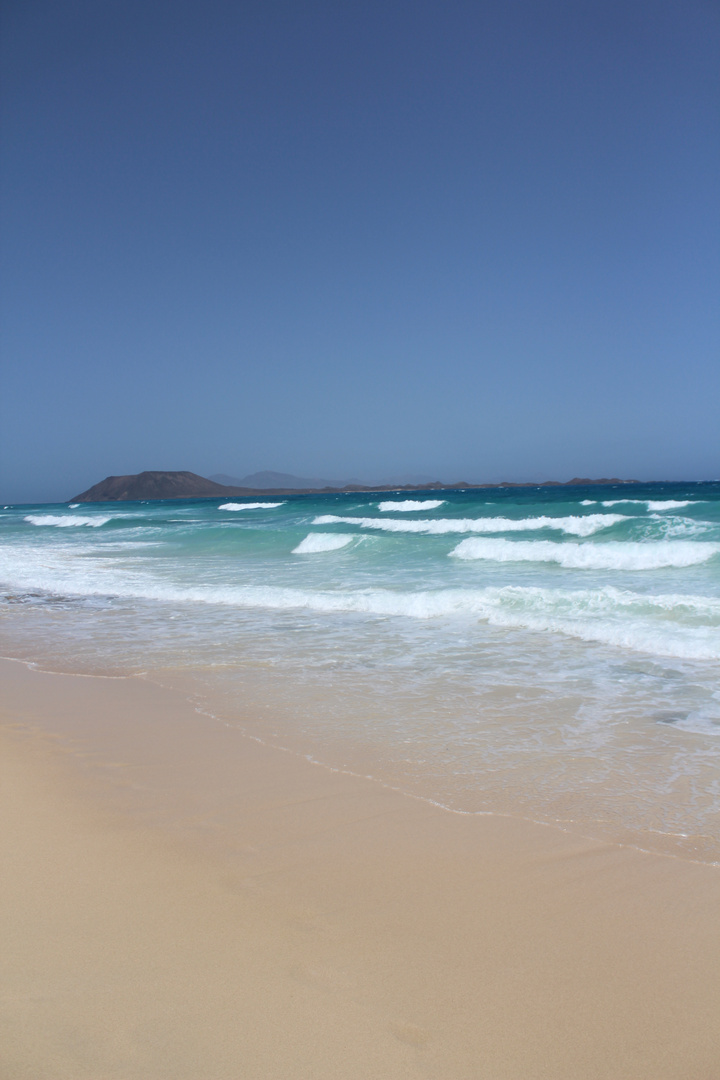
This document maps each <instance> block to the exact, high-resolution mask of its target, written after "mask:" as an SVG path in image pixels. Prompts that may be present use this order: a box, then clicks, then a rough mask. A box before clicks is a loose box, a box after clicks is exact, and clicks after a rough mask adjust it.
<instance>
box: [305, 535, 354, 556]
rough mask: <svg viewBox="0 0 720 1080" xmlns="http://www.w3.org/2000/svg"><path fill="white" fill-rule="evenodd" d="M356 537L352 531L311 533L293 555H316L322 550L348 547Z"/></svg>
mask: <svg viewBox="0 0 720 1080" xmlns="http://www.w3.org/2000/svg"><path fill="white" fill-rule="evenodd" d="M355 539H356V537H355V536H354V535H353V534H352V533H310V534H309V535H308V536H306V537H305V539H304V540H301V541H300V543H299V544H298V546H297V547H296V548H293V549H292V553H293V555H314V554H316V553H317V552H320V551H338V550H339V549H340V548H344V547H346V546H347V545H348V544H350V543H351V542H352V541H353V540H355Z"/></svg>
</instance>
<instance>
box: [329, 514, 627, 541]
mask: <svg viewBox="0 0 720 1080" xmlns="http://www.w3.org/2000/svg"><path fill="white" fill-rule="evenodd" d="M619 521H627V518H626V517H625V515H624V514H587V515H585V516H575V515H573V516H570V517H545V516H543V517H531V518H517V519H516V518H504V517H488V518H438V519H437V520H436V521H433V520H432V519H425V520H420V521H412V520H411V521H400V520H398V519H395V518H371V517H339V516H338V515H336V514H321V515H320V516H319V517H316V518H315V519H314V520H313V525H358V526H359V527H360V528H362V529H382V530H383V531H384V532H398V533H428V534H431V535H438V536H440V535H444V534H446V533H467V532H476V533H489V532H533V531H534V530H536V529H557V530H559V531H560V532H564V533H569V534H570V535H571V536H591V535H592V534H593V533H595V532H597V531H598V530H599V529H608V528H610V526H611V525H616V524H617V523H618V522H619Z"/></svg>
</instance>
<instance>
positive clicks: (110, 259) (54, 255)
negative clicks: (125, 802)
mask: <svg viewBox="0 0 720 1080" xmlns="http://www.w3.org/2000/svg"><path fill="white" fill-rule="evenodd" d="M3 21H4V29H3V34H2V44H1V45H0V49H1V54H0V66H1V67H2V71H3V76H2V79H3V86H2V126H3V132H4V137H3V158H2V189H1V191H0V209H1V212H2V228H3V234H4V239H5V251H6V257H5V260H4V263H3V267H2V270H1V271H0V289H1V291H2V348H3V354H4V357H5V363H4V369H5V370H4V374H3V376H2V384H1V386H0V391H1V394H0V397H1V399H2V409H1V411H0V499H2V500H3V501H4V502H33V501H53V500H58V501H60V500H63V499H67V498H69V497H70V496H71V495H72V494H73V493H74V492H76V491H82V490H85V489H86V488H88V487H90V486H91V485H92V484H94V483H96V482H98V481H99V480H101V479H103V478H104V477H105V476H107V475H111V474H125V473H137V472H141V471H143V470H153V469H167V470H183V469H189V470H192V471H194V472H197V473H199V474H200V475H203V476H212V475H213V474H217V473H225V474H228V475H231V476H238V477H243V476H246V475H248V474H252V473H255V472H258V471H263V470H276V471H280V472H287V473H292V474H295V475H299V476H309V477H325V476H327V477H329V478H330V479H331V480H334V479H338V480H341V479H345V480H348V479H351V478H357V477H359V478H361V479H362V480H366V479H367V480H368V481H370V482H379V481H380V480H382V479H383V478H387V477H399V476H402V475H408V474H414V475H420V476H427V477H433V478H437V479H439V480H442V481H446V482H449V481H455V480H466V481H468V482H477V481H499V480H509V481H516V480H528V481H535V480H537V481H542V480H548V479H557V480H567V479H570V478H571V477H572V476H575V475H579V476H590V477H601V476H619V477H623V478H631V477H632V478H638V479H641V480H661V479H667V480H676V479H677V480H679V479H682V480H706V479H714V478H716V477H718V475H720V440H719V439H718V422H717V412H718V406H717V402H718V400H720V355H719V350H718V341H719V340H720V335H719V333H718V331H719V330H720V312H719V310H718V303H717V297H718V295H720V289H719V284H720V273H719V272H718V271H719V269H720V242H719V241H720V235H719V234H720V228H719V225H720V199H719V198H718V195H719V194H720V193H719V192H718V184H717V177H718V166H719V165H720V138H719V136H720V123H719V122H718V121H719V115H718V114H719V110H718V107H717V103H718V100H719V99H718V93H719V91H720V71H719V69H718V64H717V56H718V51H719V50H718V47H719V46H720V10H718V8H717V6H716V5H712V4H709V3H707V2H705V0H694V2H693V0H691V2H686V3H683V4H681V3H679V2H674V0H673V2H671V0H659V2H653V3H650V2H649V0H642V2H641V0H629V2H624V3H622V4H621V3H618V2H615V3H606V2H605V3H601V2H600V0H591V2H589V3H587V4H583V5H581V6H580V5H577V4H575V3H570V0H552V2H548V3H545V4H542V5H537V4H533V3H531V2H530V0H505V2H503V3H500V2H499V0H497V2H496V0H494V2H479V3H468V2H455V0H451V2H449V3H443V4H440V3H438V2H422V0H421V2H419V3H418V2H414V3H410V2H409V0H402V2H401V0H386V2H384V3H382V4H381V3H379V2H375V0H371V2H367V3H364V4H362V5H359V4H358V5H339V4H333V3H329V2H315V3H309V4H306V5H302V7H300V6H298V5H295V4H291V3H288V2H278V0H264V2H263V3H260V2H259V0H248V2H243V3H242V4H231V3H229V2H227V0H207V2H206V3H204V4H203V5H199V4H197V3H192V2H188V0H177V2H174V3H172V4H171V3H169V2H168V0H145V2H144V3H140V2H139V0H123V2H122V3H121V2H120V0H108V2H107V3H103V4H102V5H97V4H91V3H89V2H88V0H78V2H74V3H70V2H68V0H58V2H55V3H50V2H49V0H39V2H37V3H34V4H32V5H28V4H22V3H18V2H10V3H8V4H6V5H5V7H4V14H3Z"/></svg>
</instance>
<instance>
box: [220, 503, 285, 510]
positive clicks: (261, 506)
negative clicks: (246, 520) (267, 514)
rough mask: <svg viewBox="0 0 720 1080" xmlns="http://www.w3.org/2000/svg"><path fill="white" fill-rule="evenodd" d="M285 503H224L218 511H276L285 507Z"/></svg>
mask: <svg viewBox="0 0 720 1080" xmlns="http://www.w3.org/2000/svg"><path fill="white" fill-rule="evenodd" d="M284 505H285V503H284V502H276V503H257V502H256V503H231V502H230V503H222V504H221V505H220V506H218V510H274V509H275V507H276V506H284Z"/></svg>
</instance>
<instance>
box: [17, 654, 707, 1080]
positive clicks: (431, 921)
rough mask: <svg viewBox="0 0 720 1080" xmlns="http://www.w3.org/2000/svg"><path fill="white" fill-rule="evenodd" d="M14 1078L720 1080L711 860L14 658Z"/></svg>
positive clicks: (139, 688)
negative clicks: (344, 761)
mask: <svg viewBox="0 0 720 1080" xmlns="http://www.w3.org/2000/svg"><path fill="white" fill-rule="evenodd" d="M0 686H1V687H2V713H1V720H2V725H1V731H0V769H1V774H2V823H3V827H2V833H1V835H0V852H1V857H2V912H1V915H0V932H1V935H2V949H1V953H0V968H1V985H0V994H1V1001H2V1009H1V1017H0V1023H1V1027H0V1077H2V1080H16V1078H21V1077H22V1078H24V1080H25V1078H27V1080H65V1078H67V1080H109V1078H113V1080H164V1078H168V1080H170V1078H172V1080H184V1078H188V1080H220V1078H223V1080H224V1078H228V1080H230V1078H232V1080H241V1078H242V1080H245V1078H248V1080H250V1078H252V1080H345V1078H357V1080H394V1078H415V1077H418V1078H419V1077H432V1078H437V1080H535V1078H541V1077H542V1078H547V1080H566V1078H567V1080H595V1078H603V1080H630V1078H632V1080H636V1078H637V1080H639V1078H647V1080H665V1078H673V1080H680V1078H683V1080H717V1078H718V1077H720V1020H719V1018H720V869H718V868H716V867H710V866H703V865H700V864H694V863H691V862H686V861H682V860H679V859H675V858H669V857H666V856H660V855H648V854H643V853H641V852H637V851H635V850H632V849H627V848H622V847H618V846H613V845H610V844H602V843H598V842H595V841H587V840H584V839H582V838H581V837H577V836H572V835H569V834H566V833H563V832H560V831H558V830H555V829H552V828H548V827H545V826H539V825H533V824H531V823H528V822H525V821H522V820H514V819H507V818H496V817H463V816H459V815H455V814H451V813H449V812H447V811H444V810H441V809H439V808H437V807H434V806H431V805H429V804H426V803H423V802H419V801H417V800H414V799H411V798H408V797H405V796H403V795H400V794H398V793H396V792H392V791H389V790H387V789H384V788H382V787H381V786H379V785H377V784H375V783H373V782H371V781H368V780H365V779H359V778H355V777H351V776H346V775H339V774H336V773H332V772H329V771H328V770H325V769H322V768H320V767H318V766H314V765H311V764H309V763H308V762H306V761H304V760H302V759H299V758H297V757H294V756H292V755H290V754H285V753H282V752H280V751H278V750H276V749H271V748H268V747H265V746H263V745H261V744H259V743H257V742H253V741H251V740H249V739H246V738H243V737H242V736H240V735H239V734H238V733H237V732H236V731H233V730H231V729H228V728H227V727H225V726H223V725H222V724H219V723H217V722H213V721H210V720H208V719H206V718H201V717H198V716H197V715H196V714H195V713H194V712H193V710H192V709H191V708H190V706H189V705H188V704H187V703H186V702H185V701H184V700H183V698H182V697H181V696H180V695H178V694H175V693H173V692H170V691H167V690H163V689H161V688H158V687H155V686H152V685H150V684H148V683H146V682H144V681H142V680H139V679H98V678H84V677H79V676H67V675H46V674H41V673H38V672H34V671H30V670H28V669H26V668H25V667H24V666H23V665H20V664H17V663H8V662H2V663H0Z"/></svg>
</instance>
